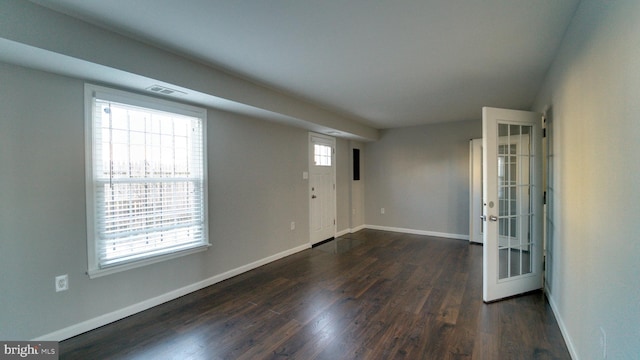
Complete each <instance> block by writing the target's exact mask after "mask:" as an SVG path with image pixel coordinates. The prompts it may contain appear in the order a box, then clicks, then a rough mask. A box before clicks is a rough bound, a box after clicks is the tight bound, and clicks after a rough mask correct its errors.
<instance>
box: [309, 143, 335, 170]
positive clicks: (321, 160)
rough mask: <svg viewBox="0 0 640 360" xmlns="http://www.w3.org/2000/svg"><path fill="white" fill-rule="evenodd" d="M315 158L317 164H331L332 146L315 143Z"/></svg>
mask: <svg viewBox="0 0 640 360" xmlns="http://www.w3.org/2000/svg"><path fill="white" fill-rule="evenodd" d="M313 160H314V161H313V162H314V163H315V165H316V166H331V146H327V145H320V144H315V145H314V146H313Z"/></svg>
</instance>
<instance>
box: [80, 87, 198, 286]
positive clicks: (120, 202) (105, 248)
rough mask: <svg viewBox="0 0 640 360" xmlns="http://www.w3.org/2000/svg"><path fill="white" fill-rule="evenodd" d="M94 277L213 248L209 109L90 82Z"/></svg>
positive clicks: (90, 231)
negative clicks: (209, 232) (210, 233)
mask: <svg viewBox="0 0 640 360" xmlns="http://www.w3.org/2000/svg"><path fill="white" fill-rule="evenodd" d="M85 97H86V110H87V111H86V113H87V114H86V127H85V131H86V139H87V145H86V151H87V156H86V158H87V229H88V237H87V243H88V256H89V271H88V274H89V276H90V277H97V276H102V275H106V274H110V273H113V272H117V271H122V270H126V269H129V268H133V267H138V266H142V265H146V264H149V263H154V262H158V261H161V260H165V259H168V258H173V257H177V256H182V255H186V254H190V253H193V252H196V251H202V250H206V248H207V246H208V245H209V243H208V238H207V184H206V161H205V160H206V159H205V158H206V150H205V133H206V128H205V123H206V110H204V109H201V108H196V107H192V106H187V105H183V104H178V103H174V102H169V101H166V100H159V99H155V98H151V97H146V96H141V95H136V94H131V93H127V92H123V91H118V90H113V89H107V88H103V87H98V86H94V85H86V86H85Z"/></svg>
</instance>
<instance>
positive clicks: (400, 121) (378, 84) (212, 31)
mask: <svg viewBox="0 0 640 360" xmlns="http://www.w3.org/2000/svg"><path fill="white" fill-rule="evenodd" d="M32 1H33V2H35V3H38V4H40V5H43V6H46V7H49V8H51V9H53V10H56V11H60V12H63V13H66V14H69V15H71V16H74V17H77V18H80V19H83V20H85V21H88V22H91V23H94V24H97V25H100V26H102V27H105V28H107V29H110V30H113V31H115V32H118V33H121V34H124V35H127V36H130V37H133V38H135V39H138V40H141V41H145V42H147V43H151V44H154V45H156V46H158V47H161V48H164V49H166V50H170V51H173V52H176V53H179V54H182V55H184V56H186V57H189V58H192V59H196V60H199V61H201V62H204V63H207V64H211V65H213V66H215V67H218V68H223V69H226V70H228V71H230V72H232V73H235V74H238V75H240V76H242V77H244V78H247V79H250V80H252V81H254V82H257V83H261V84H264V85H267V86H269V87H271V88H274V89H278V90H280V91H282V92H285V93H288V94H292V95H294V96H297V97H301V98H303V99H306V100H308V101H310V102H313V103H315V104H318V105H320V106H323V107H326V108H328V109H331V110H333V111H335V112H338V113H341V114H345V115H347V116H350V117H354V118H356V119H359V120H360V121H362V122H363V123H365V124H369V125H372V126H374V127H376V128H380V129H383V128H393V127H401V126H410V125H418V124H425V123H435V122H445V121H458V120H471V119H480V117H481V107H482V106H496V107H507V108H514V109H525V110H526V109H529V108H530V106H531V104H532V103H533V101H534V97H535V95H536V93H537V91H538V89H539V87H540V85H541V82H542V80H543V78H544V75H545V73H546V71H547V68H548V67H549V65H550V63H551V61H552V59H553V56H554V55H555V52H556V49H557V47H558V45H559V43H560V41H561V39H562V36H563V34H564V31H565V29H566V28H567V26H568V25H569V22H570V21H571V18H572V16H573V13H574V11H575V9H576V7H577V5H578V3H579V0H403V1H391V0H387V1H383V0H349V1H345V0H322V1H318V0H316V1H309V0H307V1H301V0H299V1H294V0H289V1H285V0H271V1H264V0H234V1H229V0H184V1H176V0H103V1H95V0H94V1H87V0H32Z"/></svg>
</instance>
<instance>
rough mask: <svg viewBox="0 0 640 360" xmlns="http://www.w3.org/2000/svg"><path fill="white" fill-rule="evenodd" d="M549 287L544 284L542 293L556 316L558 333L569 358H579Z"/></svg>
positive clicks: (575, 359) (577, 359)
mask: <svg viewBox="0 0 640 360" xmlns="http://www.w3.org/2000/svg"><path fill="white" fill-rule="evenodd" d="M549 294H550V293H549V288H548V287H547V286H546V284H545V287H544V295H545V296H546V298H547V300H548V301H549V305H551V310H552V311H553V315H554V316H555V317H556V322H557V323H558V326H559V327H560V333H561V334H562V337H563V338H564V342H565V343H566V344H567V349H568V350H569V355H570V356H571V359H573V360H579V359H580V358H579V357H578V353H577V352H576V347H575V345H574V344H573V341H572V340H571V336H570V335H569V331H568V330H567V327H566V326H565V324H564V321H563V320H562V316H560V312H559V311H558V306H556V302H555V300H554V299H553V296H550V295H549Z"/></svg>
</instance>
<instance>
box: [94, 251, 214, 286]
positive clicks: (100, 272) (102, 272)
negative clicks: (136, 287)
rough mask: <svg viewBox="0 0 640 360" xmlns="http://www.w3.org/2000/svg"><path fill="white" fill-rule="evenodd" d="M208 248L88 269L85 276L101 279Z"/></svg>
mask: <svg viewBox="0 0 640 360" xmlns="http://www.w3.org/2000/svg"><path fill="white" fill-rule="evenodd" d="M210 246H211V244H204V245H198V246H196V247H193V248H189V249H185V250H181V251H177V252H173V253H169V254H163V255H158V256H154V257H150V258H146V259H141V260H137V261H133V262H128V263H124V264H120V265H114V266H110V267H105V268H102V269H89V271H87V275H89V278H90V279H95V278H99V277H102V276H106V275H111V274H115V273H119V272H121V271H126V270H130V269H135V268H139V267H142V266H146V265H151V264H155V263H159V262H162V261H166V260H171V259H175V258H179V257H182V256H186V255H191V254H195V253H199V252H203V251H206V250H207V249H208V248H209V247H210Z"/></svg>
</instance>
